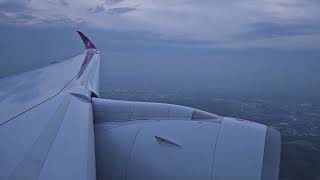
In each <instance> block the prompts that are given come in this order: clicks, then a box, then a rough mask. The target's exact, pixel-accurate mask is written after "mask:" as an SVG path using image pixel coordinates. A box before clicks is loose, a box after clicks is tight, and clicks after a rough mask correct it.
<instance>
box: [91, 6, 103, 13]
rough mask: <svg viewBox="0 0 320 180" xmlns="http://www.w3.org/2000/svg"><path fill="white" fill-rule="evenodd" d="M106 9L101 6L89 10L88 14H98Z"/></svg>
mask: <svg viewBox="0 0 320 180" xmlns="http://www.w3.org/2000/svg"><path fill="white" fill-rule="evenodd" d="M105 10H106V9H105V8H104V7H103V6H96V7H95V8H90V9H89V12H92V13H100V12H104V11H105Z"/></svg>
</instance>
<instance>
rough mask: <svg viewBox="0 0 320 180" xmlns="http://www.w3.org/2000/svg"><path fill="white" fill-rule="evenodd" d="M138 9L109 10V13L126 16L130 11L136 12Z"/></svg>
mask: <svg viewBox="0 0 320 180" xmlns="http://www.w3.org/2000/svg"><path fill="white" fill-rule="evenodd" d="M135 10H136V8H130V7H122V8H112V9H108V13H109V14H113V15H115V14H124V13H127V12H130V11H135Z"/></svg>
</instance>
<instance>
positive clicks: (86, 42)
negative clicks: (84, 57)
mask: <svg viewBox="0 0 320 180" xmlns="http://www.w3.org/2000/svg"><path fill="white" fill-rule="evenodd" d="M77 33H78V34H79V36H80V37H81V39H82V41H83V43H84V46H85V47H86V49H96V46H95V45H94V44H93V43H92V42H91V41H90V39H89V38H88V37H87V36H85V35H84V34H83V33H82V32H80V31H77Z"/></svg>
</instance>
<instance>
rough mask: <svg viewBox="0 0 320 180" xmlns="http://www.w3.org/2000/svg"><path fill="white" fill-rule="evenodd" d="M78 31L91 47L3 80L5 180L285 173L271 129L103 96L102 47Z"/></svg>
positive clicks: (272, 178)
mask: <svg viewBox="0 0 320 180" xmlns="http://www.w3.org/2000/svg"><path fill="white" fill-rule="evenodd" d="M78 34H79V35H80V37H81V38H82V40H83V43H84V45H85V52H84V54H81V55H78V56H76V57H73V58H71V59H68V60H65V61H63V62H60V63H55V64H52V65H50V66H47V67H45V68H42V69H38V70H35V71H30V72H26V73H23V74H20V75H15V76H11V77H7V78H3V79H0V84H1V86H0V99H1V100H0V145H1V148H0V167H1V168H0V179H26V180H29V179H30V180H31V179H32V180H33V179H44V180H47V179H80V180H81V179H88V180H94V179H123V180H133V179H172V180H173V179H208V180H216V179H217V180H218V179H219V180H227V179H228V180H229V179H246V180H258V179H259V180H260V179H261V180H276V179H278V175H279V164H280V134H279V132H278V131H276V130H274V129H272V128H270V127H266V126H264V125H262V124H258V123H254V122H250V121H246V120H241V119H236V118H229V117H221V116H218V115H214V114H211V113H208V112H204V111H200V110H197V109H193V108H189V107H184V106H178V105H171V104H161V103H148V102H129V101H118V100H111V99H101V98H99V68H100V67H99V64H100V55H99V51H98V50H97V49H96V46H95V45H94V44H93V43H92V42H91V41H90V40H89V39H88V38H87V37H86V36H85V35H84V34H82V33H81V32H78Z"/></svg>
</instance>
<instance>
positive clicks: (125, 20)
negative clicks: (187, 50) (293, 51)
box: [0, 0, 320, 48]
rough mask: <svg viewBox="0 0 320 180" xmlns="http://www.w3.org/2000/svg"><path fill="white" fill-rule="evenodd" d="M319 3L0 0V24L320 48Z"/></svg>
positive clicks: (314, 0) (306, 0) (274, 0)
mask: <svg viewBox="0 0 320 180" xmlns="http://www.w3.org/2000/svg"><path fill="white" fill-rule="evenodd" d="M319 8H320V1H317V0H304V1H301V0H260V1H256V0H240V1H231V0H225V1H213V0H201V1H198V0H90V1H87V0H0V23H2V24H14V25H22V26H56V25H60V26H61V25H64V26H68V25H70V24H71V25H76V26H80V25H81V26H89V27H92V28H97V29H107V30H110V29H111V30H117V31H140V32H149V33H153V34H157V35H158V36H159V38H160V39H162V40H175V41H181V42H185V41H191V42H197V43H195V44H197V46H199V44H200V46H201V45H204V46H212V47H225V48H248V47H271V48H279V47H280V48H320V11H319ZM199 42H201V43H199Z"/></svg>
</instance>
